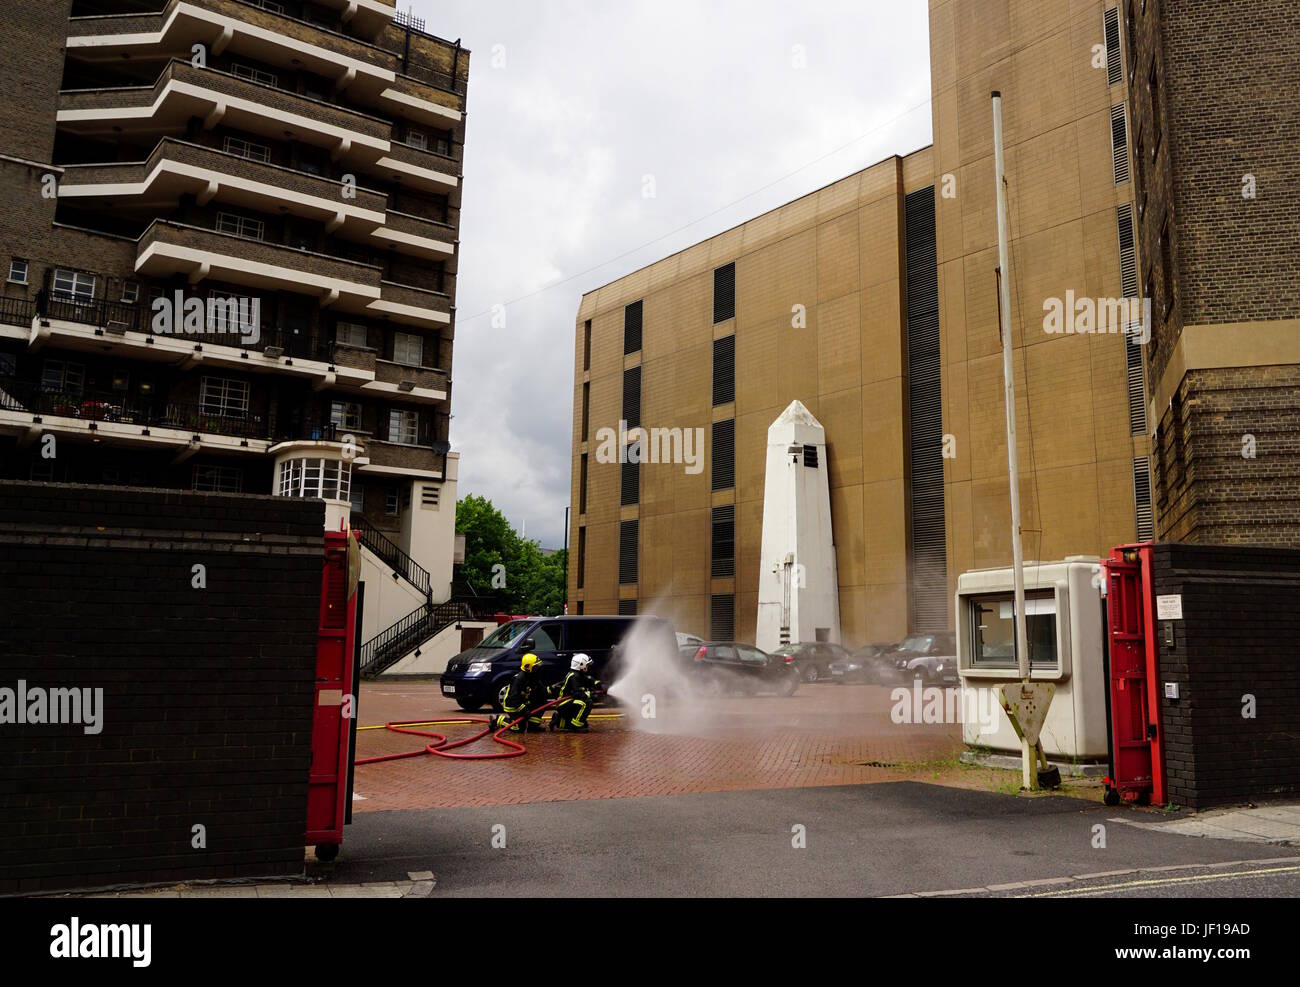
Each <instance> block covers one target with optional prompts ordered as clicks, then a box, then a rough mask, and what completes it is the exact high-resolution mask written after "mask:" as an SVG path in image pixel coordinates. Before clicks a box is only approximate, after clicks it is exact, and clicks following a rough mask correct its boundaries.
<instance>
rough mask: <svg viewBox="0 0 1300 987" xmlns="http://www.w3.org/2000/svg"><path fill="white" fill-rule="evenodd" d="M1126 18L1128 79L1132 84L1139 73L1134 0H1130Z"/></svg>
mask: <svg viewBox="0 0 1300 987" xmlns="http://www.w3.org/2000/svg"><path fill="white" fill-rule="evenodd" d="M1125 20H1126V21H1127V22H1128V25H1127V26H1128V81H1129V85H1130V86H1131V85H1132V84H1133V77H1134V76H1135V75H1136V74H1137V17H1136V16H1135V15H1134V13H1133V0H1128V16H1127V17H1126V18H1125Z"/></svg>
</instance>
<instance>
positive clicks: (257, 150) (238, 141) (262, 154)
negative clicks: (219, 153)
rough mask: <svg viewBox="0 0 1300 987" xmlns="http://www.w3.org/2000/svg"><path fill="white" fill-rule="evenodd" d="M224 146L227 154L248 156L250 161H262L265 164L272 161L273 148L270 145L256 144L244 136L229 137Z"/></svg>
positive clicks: (241, 156)
mask: <svg viewBox="0 0 1300 987" xmlns="http://www.w3.org/2000/svg"><path fill="white" fill-rule="evenodd" d="M224 148H225V151H226V153H227V154H233V155H235V156H236V157H240V158H247V159H248V160H249V161H261V162H263V163H265V164H269V163H270V161H271V149H270V148H269V147H267V146H266V145H265V144H254V143H253V142H252V141H246V140H244V139H243V138H242V137H227V138H226V142H225V144H224Z"/></svg>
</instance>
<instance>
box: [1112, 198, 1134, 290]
mask: <svg viewBox="0 0 1300 987" xmlns="http://www.w3.org/2000/svg"><path fill="white" fill-rule="evenodd" d="M1115 218H1116V222H1117V224H1118V227H1119V283H1120V290H1121V291H1122V292H1123V293H1124V297H1125V298H1136V297H1137V296H1138V265H1137V248H1136V246H1135V245H1134V240H1133V206H1132V205H1131V204H1129V203H1127V202H1126V203H1124V205H1122V206H1120V207H1119V208H1118V209H1117V210H1116V211H1115Z"/></svg>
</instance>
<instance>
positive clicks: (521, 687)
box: [496, 654, 548, 733]
mask: <svg viewBox="0 0 1300 987" xmlns="http://www.w3.org/2000/svg"><path fill="white" fill-rule="evenodd" d="M540 668H541V659H539V658H538V657H537V656H536V655H534V654H526V655H524V657H523V660H522V661H521V662H520V663H519V671H518V672H516V673H515V677H514V678H513V679H511V680H510V688H509V689H507V690H506V698H505V701H504V702H502V704H501V708H502V709H503V710H505V712H503V713H501V714H499V715H498V716H497V720H496V726H497V727H498V728H500V727H503V726H505V725H506V724H507V723H511V722H513V721H514V720H520V717H522V716H523V715H524V714H525V713H531V711H532V710H535V709H536V708H537V707H538V706H542V705H544V704H545V703H546V700H547V698H548V697H547V695H546V686H545V685H543V684H542V680H541V677H540V675H539V670H540ZM526 728H527V729H532V730H540V729H542V717H541V714H540V713H539V714H533V715H530V716H529V717H528V718H527V720H520V722H518V723H515V724H514V726H512V727H511V728H510V732H511V733H523V732H524V731H525V729H526Z"/></svg>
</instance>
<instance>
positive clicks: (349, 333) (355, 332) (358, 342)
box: [334, 322, 369, 346]
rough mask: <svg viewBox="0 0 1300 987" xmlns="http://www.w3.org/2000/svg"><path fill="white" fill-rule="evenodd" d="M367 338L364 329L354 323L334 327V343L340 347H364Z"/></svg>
mask: <svg viewBox="0 0 1300 987" xmlns="http://www.w3.org/2000/svg"><path fill="white" fill-rule="evenodd" d="M368 336H369V334H368V333H367V332H366V327H365V326H359V325H357V324H356V323H355V322H340V323H339V324H338V325H337V326H335V327H334V342H335V343H338V344H339V345H340V346H365V345H366V343H367V338H368Z"/></svg>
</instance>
